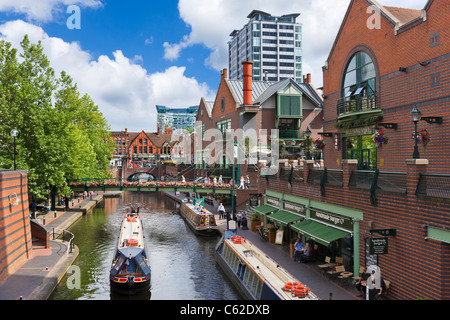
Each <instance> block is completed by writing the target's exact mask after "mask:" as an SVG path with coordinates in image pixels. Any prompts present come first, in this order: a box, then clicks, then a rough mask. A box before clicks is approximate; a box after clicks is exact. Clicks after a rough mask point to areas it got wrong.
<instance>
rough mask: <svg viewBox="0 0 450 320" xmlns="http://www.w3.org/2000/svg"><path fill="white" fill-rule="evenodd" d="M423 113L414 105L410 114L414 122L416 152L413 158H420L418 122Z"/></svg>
mask: <svg viewBox="0 0 450 320" xmlns="http://www.w3.org/2000/svg"><path fill="white" fill-rule="evenodd" d="M421 115H422V113H421V112H420V111H419V110H418V109H417V106H416V105H414V108H413V109H412V111H411V113H410V116H411V120H412V122H414V153H413V159H419V158H420V154H419V147H418V146H417V122H419V120H420V116H421Z"/></svg>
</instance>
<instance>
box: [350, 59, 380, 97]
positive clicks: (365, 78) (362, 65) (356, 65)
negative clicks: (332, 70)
mask: <svg viewBox="0 0 450 320" xmlns="http://www.w3.org/2000/svg"><path fill="white" fill-rule="evenodd" d="M376 91H377V88H376V72H375V66H374V64H373V61H372V59H371V58H370V56H369V55H368V54H367V53H365V52H363V51H359V52H357V53H355V54H354V55H353V57H352V58H351V59H350V62H349V63H348V65H347V69H346V70H345V75H344V84H343V86H342V96H343V97H351V96H358V95H363V96H367V95H370V94H373V93H375V92H376Z"/></svg>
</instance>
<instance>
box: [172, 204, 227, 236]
mask: <svg viewBox="0 0 450 320" xmlns="http://www.w3.org/2000/svg"><path fill="white" fill-rule="evenodd" d="M201 200H202V199H194V203H188V202H183V203H182V204H181V208H180V214H181V216H182V217H183V218H184V219H185V220H186V222H187V224H188V226H189V227H190V228H191V229H192V231H194V232H195V233H196V234H198V235H202V236H214V235H217V234H218V226H217V223H216V218H215V216H214V214H213V213H211V212H210V211H208V210H207V209H205V208H204V207H203V202H202V201H201Z"/></svg>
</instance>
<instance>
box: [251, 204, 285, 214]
mask: <svg viewBox="0 0 450 320" xmlns="http://www.w3.org/2000/svg"><path fill="white" fill-rule="evenodd" d="M253 210H254V211H256V212H257V213H260V214H264V215H266V214H268V213H272V212H275V211H278V210H280V209H279V208H277V207H274V206H270V205H268V204H265V205H262V206H259V207H256V208H253Z"/></svg>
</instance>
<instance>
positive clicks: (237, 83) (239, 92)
mask: <svg viewBox="0 0 450 320" xmlns="http://www.w3.org/2000/svg"><path fill="white" fill-rule="evenodd" d="M227 84H228V87H229V88H230V91H231V92H232V94H233V96H234V97H235V100H236V102H237V103H238V104H243V83H242V80H227ZM289 84H291V85H293V86H295V87H296V88H297V90H298V91H300V92H301V93H302V94H303V95H305V96H306V97H307V98H308V99H309V100H310V101H311V102H312V103H313V104H315V105H316V106H317V107H319V108H322V107H323V101H322V99H321V98H320V97H319V96H318V94H317V93H316V91H315V90H314V89H313V88H312V87H311V85H309V84H308V83H297V82H295V81H294V80H293V79H285V80H283V81H278V82H272V81H253V83H252V97H253V98H252V101H253V103H254V104H262V103H264V102H265V101H267V100H268V99H269V98H270V97H272V96H273V95H274V94H276V93H277V92H279V91H280V90H283V89H284V88H286V87H287V86H288V85H289Z"/></svg>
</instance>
